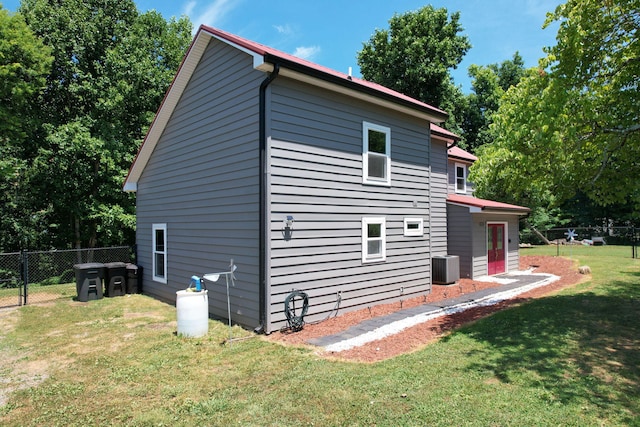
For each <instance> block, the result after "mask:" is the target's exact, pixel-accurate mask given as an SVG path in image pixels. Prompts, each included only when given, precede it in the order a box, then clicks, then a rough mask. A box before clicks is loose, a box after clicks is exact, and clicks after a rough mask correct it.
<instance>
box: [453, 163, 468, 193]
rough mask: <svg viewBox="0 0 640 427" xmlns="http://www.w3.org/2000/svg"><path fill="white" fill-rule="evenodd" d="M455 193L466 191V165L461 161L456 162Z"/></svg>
mask: <svg viewBox="0 0 640 427" xmlns="http://www.w3.org/2000/svg"><path fill="white" fill-rule="evenodd" d="M455 167H456V193H466V192H467V167H466V166H465V165H463V164H462V163H456V165H455Z"/></svg>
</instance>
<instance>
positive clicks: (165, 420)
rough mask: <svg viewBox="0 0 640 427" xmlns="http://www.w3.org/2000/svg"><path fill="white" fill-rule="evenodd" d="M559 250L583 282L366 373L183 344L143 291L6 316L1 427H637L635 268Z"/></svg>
mask: <svg viewBox="0 0 640 427" xmlns="http://www.w3.org/2000/svg"><path fill="white" fill-rule="evenodd" d="M561 252H562V253H561V255H563V256H571V257H573V258H575V259H578V260H579V263H580V264H581V265H585V264H586V265H589V266H590V267H591V269H592V272H593V277H592V279H591V280H590V281H587V282H584V283H581V284H579V285H576V286H574V287H572V288H569V289H565V290H564V291H562V292H560V293H558V294H555V295H552V296H548V297H546V298H541V299H537V300H533V301H531V302H528V303H526V304H522V305H520V306H517V307H514V308H511V309H508V310H505V311H503V312H499V313H496V314H494V315H492V316H490V317H488V318H486V319H483V320H482V321H479V322H476V323H474V324H472V325H469V326H467V327H465V328H462V329H460V330H458V331H456V332H454V333H452V334H450V335H449V336H447V337H445V338H443V339H441V340H440V341H439V342H437V343H434V344H432V345H429V346H427V347H425V348H423V349H422V350H420V351H417V352H414V353H411V354H406V355H403V356H400V357H397V358H394V359H390V360H387V361H384V362H379V363H375V364H360V363H353V362H341V361H336V360H327V359H324V358H322V357H320V356H318V355H317V354H315V353H314V351H313V349H312V348H307V347H292V346H284V345H281V344H277V343H273V342H270V341H267V340H265V339H263V338H262V337H259V336H253V335H252V334H251V333H249V332H247V331H244V330H242V329H239V328H235V327H234V330H233V336H234V337H242V338H246V339H243V340H238V341H235V342H233V343H225V340H226V338H228V335H229V330H228V326H227V325H226V324H225V323H224V322H217V321H210V328H209V334H208V336H206V337H205V338H196V339H193V338H192V339H188V338H183V337H178V336H176V335H175V330H176V322H175V316H176V313H175V307H172V306H169V305H166V304H163V303H161V302H158V301H155V300H153V299H151V298H147V297H145V296H141V295H132V296H125V297H116V298H104V299H102V300H99V301H91V302H89V303H79V302H76V301H73V299H72V298H71V297H66V298H63V299H59V300H57V301H55V302H52V303H49V304H47V305H29V306H25V307H22V308H20V309H18V310H12V311H2V312H0V355H1V356H2V360H3V364H2V366H0V388H2V389H4V390H5V392H4V393H3V394H2V395H0V405H2V406H0V424H1V425H3V426H42V425H64V426H87V425H131V426H194V425H199V426H205V425H211V426H227V425H241V426H254V425H255V426H294V425H295V426H299V425H302V426H304V425H316V426H360V425H362V426H372V425H376V426H414V425H415V426H418V425H420V426H424V425H431V426H437V425H443V426H451V425H455V426H460V425H465V426H522V425H531V426H533V425H535V426H552V425H553V426H557V425H563V426H571V425H575V426H596V425H597V426H600V425H606V426H615V425H640V334H639V333H638V319H640V304H639V303H640V260H633V259H631V257H630V256H631V249H630V248H626V247H613V246H606V247H582V246H577V247H572V248H568V247H563V248H561ZM523 253H524V254H549V255H555V254H556V248H555V247H553V248H535V249H527V250H525V252H523Z"/></svg>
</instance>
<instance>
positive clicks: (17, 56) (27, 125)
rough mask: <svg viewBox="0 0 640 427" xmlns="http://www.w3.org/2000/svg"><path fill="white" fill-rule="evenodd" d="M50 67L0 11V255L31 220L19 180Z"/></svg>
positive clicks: (25, 32)
mask: <svg viewBox="0 0 640 427" xmlns="http://www.w3.org/2000/svg"><path fill="white" fill-rule="evenodd" d="M51 61H52V57H51V55H50V50H49V48H48V47H47V46H45V45H44V44H43V43H42V42H41V41H40V40H39V39H38V38H37V37H36V36H35V35H34V34H33V32H32V31H31V30H30V29H29V27H28V26H27V25H26V23H25V22H24V19H23V17H22V16H21V15H20V14H9V12H8V11H7V10H5V9H2V6H1V5H0V251H15V250H18V249H19V248H20V242H21V240H22V239H23V238H24V236H25V234H27V233H28V231H27V230H28V229H29V228H30V226H29V224H30V223H31V222H32V219H33V218H34V216H32V215H27V214H25V212H27V211H28V210H29V206H28V205H24V204H22V203H21V200H22V198H21V192H22V189H21V182H22V180H21V179H20V176H21V174H22V172H23V170H24V167H25V164H26V162H25V160H24V159H25V151H26V150H27V149H28V145H29V141H30V140H31V139H32V138H33V137H34V135H35V133H36V132H37V129H38V128H39V114H38V111H39V110H38V106H39V102H38V95H39V93H40V92H41V91H42V90H43V89H44V87H45V83H46V75H47V74H48V72H49V69H50V66H51Z"/></svg>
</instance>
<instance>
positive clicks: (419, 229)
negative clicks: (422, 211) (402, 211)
mask: <svg viewBox="0 0 640 427" xmlns="http://www.w3.org/2000/svg"><path fill="white" fill-rule="evenodd" d="M404 235H405V236H422V235H424V220H423V219H422V218H405V219H404Z"/></svg>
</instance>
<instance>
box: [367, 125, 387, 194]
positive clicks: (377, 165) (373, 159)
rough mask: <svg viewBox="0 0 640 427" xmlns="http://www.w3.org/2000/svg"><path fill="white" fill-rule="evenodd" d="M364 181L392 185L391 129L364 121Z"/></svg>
mask: <svg viewBox="0 0 640 427" xmlns="http://www.w3.org/2000/svg"><path fill="white" fill-rule="evenodd" d="M362 163H363V168H362V182H363V183H364V184H373V185H391V129H390V128H388V127H385V126H380V125H376V124H373V123H368V122H363V123H362Z"/></svg>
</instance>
